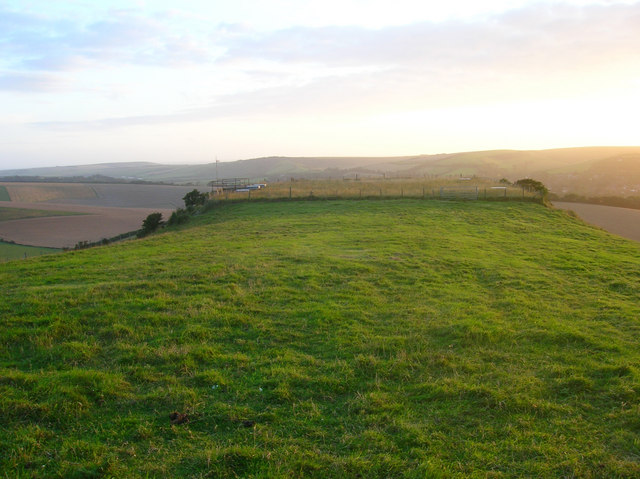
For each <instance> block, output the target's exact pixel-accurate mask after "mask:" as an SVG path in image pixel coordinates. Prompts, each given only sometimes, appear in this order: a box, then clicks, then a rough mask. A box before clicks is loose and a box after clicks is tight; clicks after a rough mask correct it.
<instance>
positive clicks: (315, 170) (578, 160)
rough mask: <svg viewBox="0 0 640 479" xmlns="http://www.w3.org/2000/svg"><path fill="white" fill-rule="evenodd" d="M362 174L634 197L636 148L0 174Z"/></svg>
mask: <svg viewBox="0 0 640 479" xmlns="http://www.w3.org/2000/svg"><path fill="white" fill-rule="evenodd" d="M355 174H360V175H361V176H367V175H373V176H381V175H387V176H398V175H400V176H419V177H423V176H427V177H447V176H460V175H462V176H473V175H476V176H480V177H485V178H493V179H496V180H497V179H500V178H508V179H510V180H511V181H515V180H517V179H519V178H525V177H531V178H537V179H538V180H541V181H543V182H544V183H545V184H546V185H547V186H548V187H550V189H551V190H552V191H554V192H556V193H559V194H562V193H567V192H572V193H578V194H586V195H591V196H597V195H617V196H633V195H638V194H640V147H614V146H604V147H583V148H560V149H550V150H490V151H472V152H460V153H442V154H436V155H415V156H403V157H390V158H379V157H360V158H354V157H337V158H326V157H299V158H288V157H279V156H273V157H267V158H254V159H250V160H238V161H229V162H220V163H219V164H218V165H217V167H216V164H215V163H208V164H202V165H160V164H155V163H105V164H99V165H84V166H67V167H52V168H34V169H26V170H5V171H0V177H2V176H11V175H32V176H41V177H43V178H47V177H83V176H84V177H90V176H92V175H104V176H110V177H114V178H119V179H122V178H125V179H129V180H132V179H141V180H147V181H164V182H177V183H186V182H195V183H200V184H203V185H204V184H206V183H208V182H209V181H211V180H214V179H215V178H216V177H220V178H230V177H248V178H252V179H253V180H262V179H266V180H267V181H277V180H283V179H285V180H288V179H289V178H290V177H296V178H342V177H343V176H345V175H355Z"/></svg>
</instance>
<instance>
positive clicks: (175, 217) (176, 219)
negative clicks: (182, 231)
mask: <svg viewBox="0 0 640 479" xmlns="http://www.w3.org/2000/svg"><path fill="white" fill-rule="evenodd" d="M187 221H189V212H188V211H187V210H185V209H182V208H178V209H177V210H175V211H174V212H173V213H171V217H170V218H169V221H167V225H169V226H173V225H180V224H182V223H186V222H187Z"/></svg>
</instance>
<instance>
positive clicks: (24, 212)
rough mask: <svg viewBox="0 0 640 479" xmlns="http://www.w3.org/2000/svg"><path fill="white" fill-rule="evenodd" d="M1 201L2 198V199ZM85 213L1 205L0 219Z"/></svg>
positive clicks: (8, 219)
mask: <svg viewBox="0 0 640 479" xmlns="http://www.w3.org/2000/svg"><path fill="white" fill-rule="evenodd" d="M1 194H2V192H0V195H1ZM0 201H1V200H0ZM83 214H85V213H75V212H71V211H53V210H32V209H26V208H3V207H0V221H10V220H23V219H28V218H44V217H48V216H74V215H83Z"/></svg>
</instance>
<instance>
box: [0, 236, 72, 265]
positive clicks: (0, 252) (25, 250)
mask: <svg viewBox="0 0 640 479" xmlns="http://www.w3.org/2000/svg"><path fill="white" fill-rule="evenodd" d="M60 251H61V250H59V249H55V248H40V247H38V246H25V245H20V244H14V243H6V242H4V241H2V240H0V262H5V261H11V260H14V259H25V258H32V257H34V256H40V255H43V254H50V253H58V252H60Z"/></svg>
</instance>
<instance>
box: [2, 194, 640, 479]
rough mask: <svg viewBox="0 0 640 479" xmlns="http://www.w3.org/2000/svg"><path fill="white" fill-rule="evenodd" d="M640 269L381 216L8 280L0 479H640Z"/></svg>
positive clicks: (223, 211)
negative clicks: (177, 416) (174, 416)
mask: <svg viewBox="0 0 640 479" xmlns="http://www.w3.org/2000/svg"><path fill="white" fill-rule="evenodd" d="M639 258H640V248H639V247H638V245H637V244H635V243H632V242H629V241H626V240H623V239H620V238H617V237H614V236H611V235H609V234H607V233H605V232H603V231H600V230H597V229H595V228H591V227H588V226H586V225H585V224H583V223H581V222H580V221H578V220H576V219H574V218H571V217H570V216H568V215H567V214H565V213H564V212H560V211H555V210H551V209H547V208H545V207H543V206H541V205H537V204H533V203H498V202H467V203H461V202H435V201H420V200H386V201H333V202H332V201H308V202H279V203H278V202H273V203H261V202H255V203H236V204H225V205H223V206H221V207H219V208H216V209H213V210H212V211H210V212H209V213H207V214H206V215H203V216H200V217H197V218H195V219H194V220H193V221H192V222H191V223H190V224H188V225H185V226H182V227H180V229H179V230H178V231H174V232H167V233H162V234H158V235H153V236H150V237H148V238H146V239H143V240H139V241H135V242H129V243H125V244H120V245H114V246H109V247H101V248H95V249H92V250H87V251H79V252H70V253H65V254H63V255H55V256H46V257H42V258H37V259H33V260H29V261H20V262H14V263H8V264H4V265H0V284H2V285H3V289H2V301H0V318H1V319H0V321H1V325H2V327H1V328H0V411H1V414H0V425H1V426H2V427H1V428H0V451H1V452H0V476H4V477H132V478H136V477H282V478H285V477H336V478H339V477H340V478H341V477H353V478H355V477H366V478H372V477H374V478H375V477H381V478H382V477H385V478H387V477H411V478H413V477H415V478H424V477H460V478H462V477H465V478H466V477H483V478H484V477H639V476H640V401H639V397H640V396H639V395H640V348H639V347H638V346H639V344H638V336H639V334H640V322H639V320H638V318H640V270H639V269H638V263H639V261H638V259H639ZM174 411H177V412H178V413H186V414H188V416H189V417H190V422H188V423H182V424H172V423H171V421H170V419H169V418H170V414H171V413H172V412H174Z"/></svg>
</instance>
